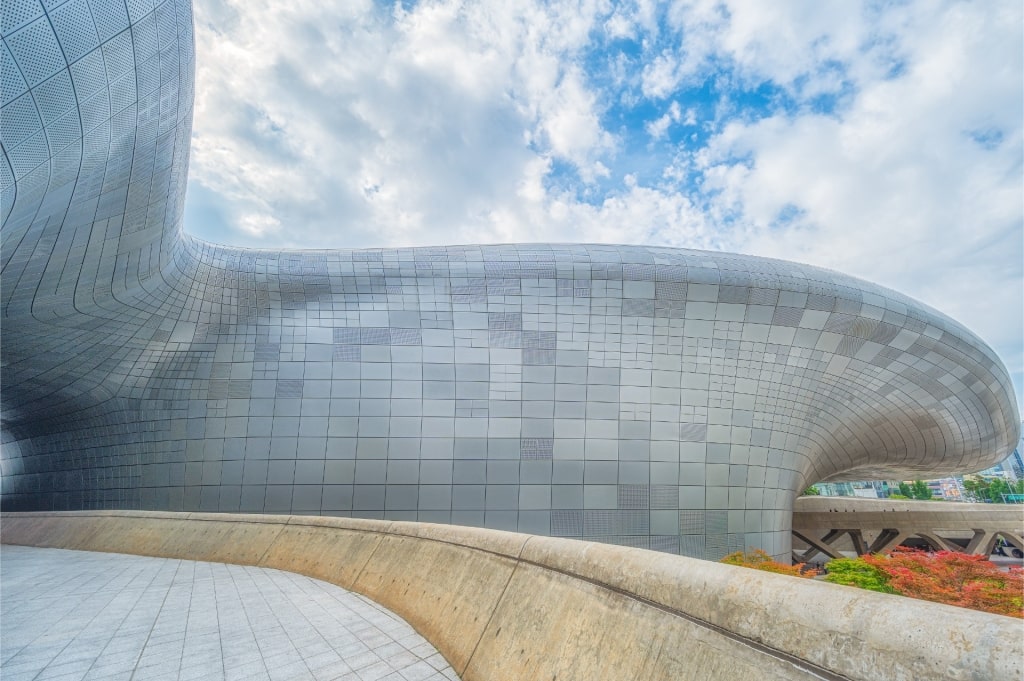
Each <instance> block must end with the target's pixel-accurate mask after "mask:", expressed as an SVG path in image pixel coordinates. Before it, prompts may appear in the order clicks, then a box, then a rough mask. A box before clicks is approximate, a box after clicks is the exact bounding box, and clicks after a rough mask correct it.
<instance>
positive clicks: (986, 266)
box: [186, 0, 1024, 408]
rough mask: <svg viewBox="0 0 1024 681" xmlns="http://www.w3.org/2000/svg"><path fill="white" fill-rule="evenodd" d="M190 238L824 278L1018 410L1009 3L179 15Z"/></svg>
mask: <svg viewBox="0 0 1024 681" xmlns="http://www.w3.org/2000/svg"><path fill="white" fill-rule="evenodd" d="M194 11H195V26H196V52H197V56H196V105H195V118H194V124H193V140H192V156H191V161H190V182H189V188H188V195H187V200H186V229H187V230H188V231H189V232H190V233H192V234H194V235H196V236H198V237H200V238H203V239H207V240H209V241H214V242H217V243H224V244H231V245H236V246H251V247H262V248H363V247H383V246H428V245H438V244H463V243H509V242H540V241H546V242H579V243H627V244H644V245H655V246H676V247H684V248H699V249H708V250H716V251H729V252H737V253H747V254H752V255H762V256H768V257H775V258H783V259H786V260H793V261H797V262H802V263H808V264H812V265H819V266H822V267H827V268H831V269H835V270H838V271H841V272H843V273H846V274H851V275H854V276H857V277H861V278H864V279H868V280H870V281H873V282H876V283H879V284H882V285H884V286H888V287H891V288H894V289H896V290H898V291H900V292H902V293H905V294H907V295H910V296H912V297H914V298H916V299H918V300H920V301H922V302H924V303H926V304H928V305H931V306H932V307H934V308H937V309H938V310H941V311H942V312H944V313H946V314H948V315H949V316H951V317H953V318H954V319H957V320H958V321H960V322H961V323H963V324H965V325H966V326H967V327H968V328H970V329H971V330H973V331H974V332H975V333H977V334H978V335H979V336H981V337H982V338H983V339H984V340H985V341H986V342H987V343H989V345H991V346H992V347H993V349H995V351H996V352H997V353H998V354H999V355H1000V357H1001V358H1002V360H1003V362H1004V363H1005V364H1006V365H1007V367H1008V369H1009V370H1010V373H1011V376H1012V378H1013V381H1014V384H1015V388H1016V392H1017V402H1018V405H1019V406H1021V407H1022V408H1024V399H1022V386H1024V373H1022V372H1024V137H1022V132H1024V131H1022V128H1024V103H1022V102H1024V67H1022V60H1024V57H1022V55H1024V16H1022V13H1024V10H1022V4H1021V3H1020V2H1019V1H1018V0H986V1H985V2H943V1H941V0H931V1H928V2H918V1H916V0H906V1H899V2H884V1H881V2H876V1H866V2H831V3H822V2H820V1H818V0H807V1H801V0H789V1H787V2H781V3H771V2H763V1H761V0H721V1H718V0H715V1H712V0H694V1H688V2H674V3H667V2H666V3H660V2H649V1H648V0H636V1H634V2H621V3H615V2H607V1H600V0H577V1H563V0H548V1H546V2H535V1H533V0H494V1H491V2H488V1H484V0H481V1H479V2H456V1H454V0H436V1H421V2H413V1H403V2H397V3H393V4H388V3H383V2H372V1H370V0H330V1H329V0H289V1H288V2H281V1H280V0H195V2H194Z"/></svg>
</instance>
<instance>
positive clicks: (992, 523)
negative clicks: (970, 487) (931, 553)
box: [793, 497, 1024, 563]
mask: <svg viewBox="0 0 1024 681" xmlns="http://www.w3.org/2000/svg"><path fill="white" fill-rule="evenodd" d="M1022 537H1024V506H1019V505H1016V504H963V503H952V502H942V501H903V500H888V499H858V498H852V497H800V498H799V499H797V501H796V504H795V508H794V510H793V538H794V546H795V547H796V548H795V549H794V551H793V560H795V561H796V562H800V563H807V562H812V561H815V560H822V558H823V557H827V558H840V557H842V556H843V555H845V554H847V553H850V552H855V553H856V554H857V555H858V556H859V555H863V554H865V553H881V552H884V551H888V550H890V549H892V548H894V547H896V546H899V545H900V544H906V543H908V542H915V543H920V544H923V545H924V546H927V547H928V548H930V549H932V550H935V551H962V552H965V553H970V554H980V555H985V556H987V555H990V554H991V553H992V551H993V550H994V549H995V546H996V543H997V542H998V541H999V540H1000V539H1002V540H1003V541H1005V542H1006V543H1007V544H1009V545H1010V546H1012V547H1014V548H1017V549H1019V550H1024V540H1022Z"/></svg>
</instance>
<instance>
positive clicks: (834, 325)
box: [0, 0, 1019, 558]
mask: <svg viewBox="0 0 1024 681" xmlns="http://www.w3.org/2000/svg"><path fill="white" fill-rule="evenodd" d="M2 7H3V10H2V14H3V19H2V22H3V25H2V34H3V47H2V49H3V52H2V55H0V56H2V60H3V82H2V100H3V101H2V105H3V109H2V111H0V139H2V144H3V161H2V163H0V175H2V190H3V202H2V218H3V229H2V239H3V242H2V244H3V245H2V257H3V261H2V266H3V269H2V281H0V283H2V300H3V307H2V314H3V319H2V321H3V342H2V351H3V352H2V354H3V375H2V379H3V393H2V405H3V433H4V447H3V459H2V471H3V488H2V491H3V497H2V501H3V506H4V508H5V509H11V510H17V509H24V510H28V509H76V508H147V509H172V510H208V511H254V512H274V513H312V514H317V513H321V514H338V515H352V516H359V517H376V518H392V519H409V520H422V521H431V522H442V523H459V524H467V525H483V526H488V527H495V528H501V529H510V530H521V531H525V532H532V533H539V534H553V535H559V536H569V537H585V538H592V539H598V540H601V541H607V542H615V543H624V544H629V545H634V546H643V547H649V548H653V549H658V550H664V551H670V552H679V553H683V554H687V555H693V556H699V557H707V558H717V557H720V556H721V555H723V554H725V553H726V552H729V551H732V550H736V549H739V548H743V547H759V548H764V549H766V550H768V551H769V552H770V553H773V554H776V555H788V552H789V543H790V539H789V537H790V535H789V529H790V521H791V511H792V506H793V500H794V498H795V496H796V495H797V494H798V492H799V491H800V490H801V489H803V488H804V487H805V486H807V485H808V484H811V483H814V482H818V481H822V480H840V479H863V478H868V477H872V476H878V477H884V478H893V477H896V478H900V477H927V476H934V475H940V474H948V473H951V472H956V471H960V472H963V471H969V470H977V469H981V468H985V467H987V466H990V465H992V464H994V463H996V462H997V461H999V460H1001V459H1003V458H1005V456H1006V455H1007V453H1009V451H1010V450H1011V449H1012V448H1013V445H1014V444H1016V442H1017V437H1018V430H1019V424H1018V421H1017V418H1018V416H1017V406H1016V404H1015V400H1014V397H1013V392H1012V389H1011V385H1010V380H1009V377H1008V376H1007V373H1006V370H1005V368H1004V367H1003V366H1002V364H1001V363H1000V362H999V360H998V359H997V358H996V356H995V355H994V353H993V352H992V351H991V350H990V349H989V348H988V347H987V346H986V345H985V344H984V343H983V342H981V341H980V340H979V339H978V338H976V337H975V336H974V335H973V334H971V333H970V332H969V331H967V330H966V329H964V328H963V327H962V326H960V325H959V324H957V323H956V322H954V321H952V320H950V319H948V318H947V317H945V316H943V315H941V314H940V313H938V312H936V311H934V310H931V309H929V308H926V307H924V306H923V305H921V304H920V303H917V302H915V301H913V300H910V299H908V298H906V297H904V296H902V295H900V294H898V293H895V292H893V291H889V290H886V289H882V288H880V287H877V286H874V285H872V284H870V283H867V282H864V281H860V280H856V279H852V278H850V277H847V276H844V275H841V274H837V273H835V272H830V271H825V270H821V269H816V268H812V267H807V266H803V265H797V264H793V263H789V262H782V261H775V260H766V259H761V258H754V257H748V256H739V255H728V254H720V253H705V252H699V251H688V250H678V249H668V248H647V247H632V246H583V245H518V246H516V245H506V246H458V247H445V248H415V249H413V248H409V249H375V250H363V251H346V250H338V251H306V252H285V253H276V252H268V251H253V250H245V249H237V248H227V247H221V246H215V245H212V244H208V243H203V242H201V241H198V240H196V239H194V238H192V237H190V236H188V235H187V234H183V233H182V231H181V215H182V205H183V200H184V193H185V179H186V174H187V166H188V149H189V137H190V129H191V115H192V98H193V73H194V52H193V37H192V17H191V6H190V2H189V0H165V1H163V2H159V1H157V2H152V0H127V2H125V1H124V0H68V1H66V2H64V1H59V0H45V1H44V2H39V0H4V3H3V5H2Z"/></svg>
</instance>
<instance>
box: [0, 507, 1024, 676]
mask: <svg viewBox="0 0 1024 681" xmlns="http://www.w3.org/2000/svg"><path fill="white" fill-rule="evenodd" d="M0 539H2V541H3V542H4V543H5V544H26V545H35V546H50V547H61V548H71V549H87V550H91V551H112V552H121V553H135V554H140V555H153V556H163V557H173V558H188V559H190V560H204V561H214V562H227V563H238V564H242V565H259V566H265V567H274V568H278V569H282V570H288V571H293V572H297V573H300V574H304V575H308V576H311V577H315V578H317V579H322V580H324V581H329V582H331V583H334V584H337V585H339V586H342V587H344V588H346V589H350V590H352V591H356V592H358V593H361V594H363V595H365V596H367V597H369V598H371V599H372V600H374V601H376V602H378V603H380V604H381V605H383V606H385V607H387V608H388V609H390V610H392V611H393V612H395V613H396V614H398V615H399V616H401V617H402V618H404V619H405V620H406V621H407V622H409V623H410V624H411V625H412V626H413V627H414V628H415V629H416V630H417V631H418V632H419V633H420V634H422V635H423V636H424V638H426V639H427V640H428V641H430V643H432V644H433V645H434V646H436V647H437V649H438V650H439V651H440V652H441V654H442V655H444V657H445V659H447V660H448V662H449V663H450V664H451V666H452V668H453V669H454V670H455V672H457V673H458V674H459V676H460V678H462V679H465V680H466V681H477V680H480V681H484V680H488V681H493V680H495V679H501V680H502V681H520V680H522V681H526V680H527V679H556V680H557V681H573V680H579V681H584V680H585V681H594V680H609V681H611V680H615V681H618V680H620V679H644V680H662V679H663V680H665V681H669V680H672V681H679V680H691V679H692V680H693V681H698V680H699V681H720V680H721V681H726V680H728V681H737V680H740V679H758V680H763V679H768V680H783V679H785V680H797V679H799V680H807V681H810V680H812V679H813V680H815V681H821V680H823V679H824V680H826V681H869V680H870V681H877V679H892V680H894V681H916V680H918V679H930V680H938V679H948V680H950V681H976V680H977V679H997V678H1015V677H1016V676H1019V675H1020V670H1021V664H1022V663H1021V661H1022V660H1024V640H1022V638H1021V636H1020V621H1019V620H1016V619H1014V618H1010V617H1004V616H1001V615H990V614H987V613H982V612H976V611H972V610H966V609H962V608H954V607H951V606H946V605H940V604H936V603H928V602H923V601H915V600H912V599H908V598H904V597H900V596H892V595H888V594H878V593H873V592H866V591H862V590H859V589H854V588H852V587H843V586H838V585H832V584H825V583H821V582H816V581H812V580H804V579H797V578H794V577H788V576H782V575H774V574H769V573H764V572H758V571H756V570H750V569H746V568H739V567H733V566H729V565H722V564H716V563H710V562H707V561H702V560H695V559H689V558H685V557H681V556H671V555H668V554H664V553H657V552H652V551H645V550H642V549H634V548H627V547H620V546H610V545H607V544H597V543H591V542H581V541H576V540H569V539H561V538H553V537H538V536H530V535H524V534H516V533H509V532H501V531H496V530H486V529H477V528H462V527H453V526H445V525H429V524H423V523H405V522H384V521H374V520H354V519H347V518H324V517H300V516H290V517H289V516H271V515H248V516H247V515H228V514H184V513H161V512H139V511H136V512H116V511H93V512H78V513H25V514H20V513H19V514H4V516H3V517H2V523H0Z"/></svg>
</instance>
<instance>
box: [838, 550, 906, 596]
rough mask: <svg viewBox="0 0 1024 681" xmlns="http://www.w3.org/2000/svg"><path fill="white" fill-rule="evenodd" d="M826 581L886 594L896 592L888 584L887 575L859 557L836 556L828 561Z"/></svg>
mask: <svg viewBox="0 0 1024 681" xmlns="http://www.w3.org/2000/svg"><path fill="white" fill-rule="evenodd" d="M827 569H828V576H826V577H825V581H826V582H831V583H833V584H845V585H846V586H856V587H859V588H861V589H868V590H869V591H881V592H882V593H886V594H894V593H897V591H896V589H894V588H892V586H890V585H889V575H887V574H886V573H885V572H884V571H883V570H881V569H880V568H877V567H875V566H874V565H868V564H867V563H865V562H864V561H863V560H861V559H860V558H836V559H834V560H832V561H830V562H829V564H828V566H827Z"/></svg>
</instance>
